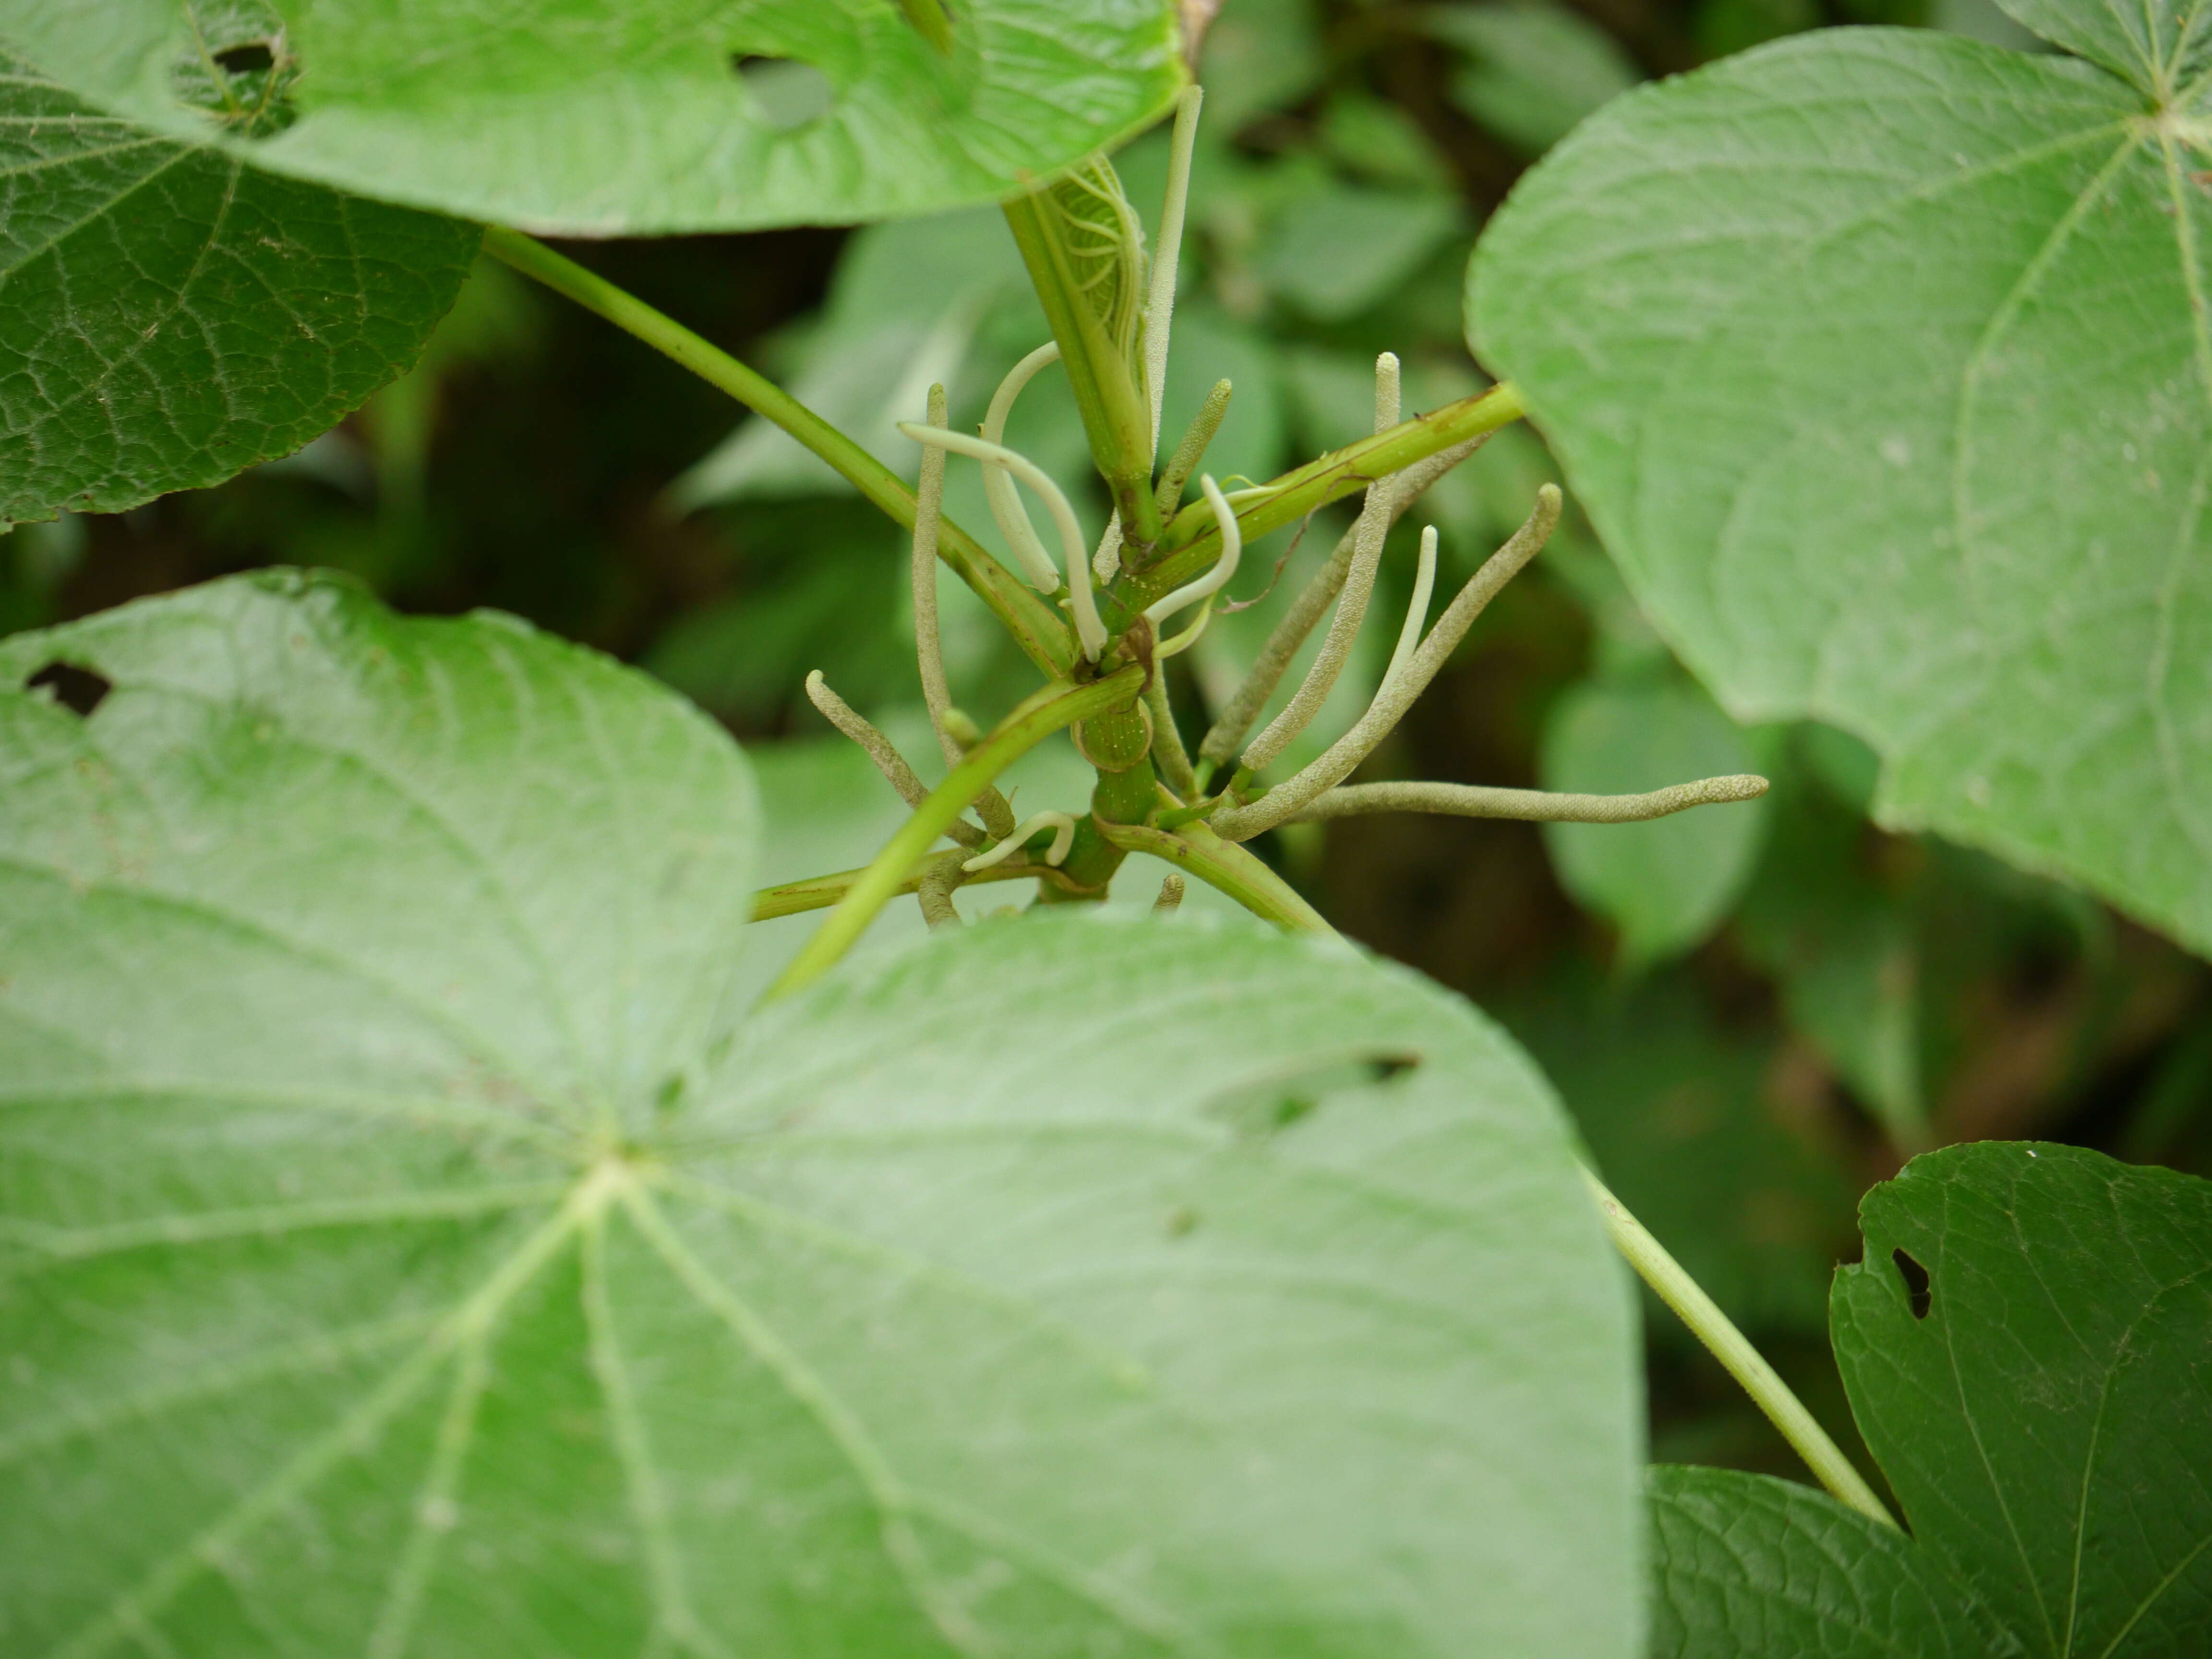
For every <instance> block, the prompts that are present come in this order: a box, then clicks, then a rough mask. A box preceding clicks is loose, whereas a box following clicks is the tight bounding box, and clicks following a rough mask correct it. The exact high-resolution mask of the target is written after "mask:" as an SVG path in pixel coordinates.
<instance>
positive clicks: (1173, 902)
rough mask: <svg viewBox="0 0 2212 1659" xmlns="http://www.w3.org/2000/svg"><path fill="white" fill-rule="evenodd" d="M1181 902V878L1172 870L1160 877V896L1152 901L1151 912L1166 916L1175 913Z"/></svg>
mask: <svg viewBox="0 0 2212 1659" xmlns="http://www.w3.org/2000/svg"><path fill="white" fill-rule="evenodd" d="M1181 904H1182V877H1181V876H1179V875H1177V874H1176V872H1174V871H1172V870H1170V871H1169V872H1168V873H1167V874H1166V875H1165V876H1164V877H1162V878H1160V896H1158V898H1156V899H1154V900H1153V901H1152V914H1153V915H1156V916H1166V915H1174V914H1175V911H1176V907H1177V906H1179V905H1181Z"/></svg>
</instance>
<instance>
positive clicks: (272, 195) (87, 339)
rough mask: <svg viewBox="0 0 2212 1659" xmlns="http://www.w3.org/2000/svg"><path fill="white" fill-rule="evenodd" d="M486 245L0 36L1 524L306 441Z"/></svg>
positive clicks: (134, 497)
mask: <svg viewBox="0 0 2212 1659" xmlns="http://www.w3.org/2000/svg"><path fill="white" fill-rule="evenodd" d="M10 21H11V22H12V21H13V20H12V19H11V20H10ZM476 244H477V230H476V228H475V227H474V226H473V225H465V224H461V223H459V222H455V221H453V220H451V219H443V218H438V217H435V216H431V215H428V214H422V213H415V212H410V211H408V210H404V209H401V208H393V207H388V206H386V205H384V204H381V203H377V202H368V201H362V200H360V199H358V198H357V197H349V196H345V195H341V194H340V193H338V192H337V191H331V190H326V189H324V188H322V187H320V186H319V185H308V184H301V183H298V182H295V181H294V180H290V179H276V178H272V177H270V176H269V175H267V174H265V173H257V172H255V171H253V170H252V169H251V168H249V167H246V165H245V163H244V162H243V161H240V160H239V159H238V158H237V157H235V156H233V155H227V154H225V153H224V152H223V151H222V150H221V149H216V148H214V147H212V146H210V145H208V144H205V143H176V142H173V141H172V140H170V139H168V138H165V137H159V136H157V135H156V134H155V133H153V132H150V131H147V130H145V129H143V128H142V127H137V126H134V125H131V124H130V123H129V122H126V121H119V120H116V119H114V118H111V117H109V116H106V115H103V114H100V113H99V112H97V111H95V110H94V109H92V108H91V107H89V106H88V105H86V104H85V103H84V102H83V100H81V99H79V98H78V97H76V95H75V94H72V93H70V92H68V91H65V90H64V89H63V88H61V87H59V86H57V85H55V84H53V83H52V82H49V81H48V80H46V78H44V77H43V76H40V74H39V73H38V72H37V71H36V70H33V68H31V66H30V65H28V64H25V63H23V62H22V61H21V59H19V58H15V57H13V56H11V55H9V53H7V52H4V51H0V520H4V521H9V522H22V521H26V520H40V519H51V518H52V517H53V515H54V513H55V512H56V511H57V510H58V509H60V508H64V507H66V508H69V509H70V510H73V511H77V512H92V513H116V512H120V511H122V510H123V509H125V508H126V507H137V505H139V504H140V503H141V502H143V501H150V500H151V499H152V498H153V497H155V496H156V495H163V494H165V493H167V491H169V490H173V489H195V488H197V487H199V486H202V485H206V484H212V483H221V482H222V480H223V479H225V478H227V477H230V475H231V474H233V473H234V472H237V471H241V470H243V469H244V468H246V467H247V466H250V465H252V464H253V463H254V462H256V461H264V460H267V459H270V458H272V457H274V456H278V455H284V454H289V453H291V452H292V451H293V450H295V449H297V448H298V447H300V446H301V445H302V444H304V443H306V442H307V441H308V440H309V439H310V438H313V437H314V436H315V435H317V434H318V433H320V432H322V431H323V430H325V428H328V427H329V426H331V424H332V423H333V422H336V421H337V419H338V417H339V416H342V415H343V414H345V413H346V412H347V411H348V410H351V409H353V408H354V407H355V406H356V405H357V404H360V403H361V402H362V400H363V399H364V398H367V397H368V395H369V394H370V393H371V392H374V391H375V390H376V388H377V387H378V386H381V385H383V384H384V383H385V382H386V380H391V379H392V377H393V376H394V375H396V374H398V373H399V372H400V370H402V369H403V368H406V367H407V366H408V365H409V364H410V363H411V362H413V361H414V360H415V358H416V355H417V354H418V353H420V352H421V350H422V343H423V341H424V340H425V339H426V338H427V337H428V335H429V332H430V329H431V326H432V325H434V324H435V323H436V321H437V320H438V319H439V318H440V317H441V316H442V315H443V314H444V313H445V312H446V309H447V307H449V306H450V305H452V304H453V296H454V295H455V294H456V293H458V292H459V289H460V285H461V279H462V278H463V277H464V276H466V275H467V274H468V269H469V261H470V258H471V256H472V255H473V254H474V252H475V251H476Z"/></svg>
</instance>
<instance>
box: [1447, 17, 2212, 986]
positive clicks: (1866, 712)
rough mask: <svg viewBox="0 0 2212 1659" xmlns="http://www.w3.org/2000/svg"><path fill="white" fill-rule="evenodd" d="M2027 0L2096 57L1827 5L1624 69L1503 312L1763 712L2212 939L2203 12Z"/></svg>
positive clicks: (1508, 239) (1494, 288)
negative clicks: (1666, 73) (1751, 47)
mask: <svg viewBox="0 0 2212 1659" xmlns="http://www.w3.org/2000/svg"><path fill="white" fill-rule="evenodd" d="M2015 10H2016V11H2017V13H2018V14H2019V15H2021V17H2022V18H2023V19H2024V20H2026V21H2028V22H2030V23H2032V24H2034V25H2035V26H2036V27H2039V28H2042V29H2044V30H2045V31H2046V32H2047V33H2050V34H2051V36H2052V38H2054V39H2056V40H2059V41H2060V42H2061V43H2063V44H2065V45H2069V46H2074V47H2076V48H2078V49H2079V50H2081V51H2082V52H2087V53H2089V54H2090V55H2091V56H2092V57H2093V58H2095V59H2096V62H2094V63H2090V62H2084V61H2081V60H2080V59H2077V58H2063V57H2056V56H2042V57H2038V56H2030V55H2026V54H2021V53H2016V52H2007V51H2004V50H2002V49H1999V48H1996V47H1992V46H1984V45H1981V44H1979V43H1977V42H1973V41H1968V40H1958V39H1948V38H1944V37H1941V36H1938V35H1935V34H1932V33H1923V32H1917V31H1914V32H1905V31H1893V30H1854V31H1826V32H1822V33H1819V34H1818V35H1815V36H1810V37H1803V38H1800V39H1797V40H1790V41H1786V42H1783V43H1781V44H1778V45H1777V46H1771V47H1768V48H1765V49H1762V50H1760V51H1758V52H1749V53H1747V54H1745V55H1743V56H1742V57H1741V58H1731V59H1729V60H1726V61H1724V62H1723V63H1720V64H1714V65H1712V66H1711V67H1709V68H1707V69H1705V70H1700V71H1699V72H1698V73H1696V74H1694V75H1691V76H1684V77H1682V78H1680V79H1679V80H1676V81H1673V82H1668V83H1666V84H1664V85H1662V86H1658V87H1655V88H1648V89H1645V90H1643V91H1640V92H1638V93H1636V94H1632V95H1630V96H1627V97H1625V98H1623V99H1621V100H1619V101H1618V102H1616V103H1614V104H1613V105H1611V106H1608V107H1607V110H1605V111H1604V112H1601V114H1600V115H1598V116H1597V117H1596V118H1594V119H1593V120H1592V121H1591V122H1590V123H1589V125H1587V126H1586V127H1584V128H1583V130H1582V131H1580V132H1579V133H1578V134H1577V136H1576V137H1573V138H1571V140H1569V141H1568V142H1567V143H1565V144H1564V145H1562V146H1561V147H1560V148H1559V149H1557V150H1556V151H1554V152H1553V154H1552V155H1551V156H1550V157H1548V158H1547V161H1545V162H1544V163H1542V164H1541V165H1540V166H1539V167H1537V168H1536V169H1535V170H1534V172H1533V173H1531V174H1530V175H1529V176H1528V178H1527V179H1525V180H1524V181H1523V182H1522V185H1520V186H1519V188H1518V189H1517V190H1516V193H1515V196H1514V197H1513V199H1512V201H1511V202H1510V204H1509V205H1508V206H1507V208H1506V210H1504V212H1503V213H1502V214H1501V215H1500V216H1498V219H1497V220H1496V221H1495V222H1493V224H1492V228H1491V230H1490V233H1489V234H1488V235H1487V237H1486V240H1485V241H1484V243H1483V244H1482V248H1481V252H1480V253H1479V254H1478V256H1477V258H1476V260H1475V262H1474V269H1473V272H1472V274H1471V277H1470V289H1469V301H1468V303H1469V326H1470V336H1471V337H1472V338H1473V340H1474V342H1475V343H1476V346H1477V348H1478V350H1479V352H1480V355H1481V356H1483V358H1484V359H1485V361H1486V363H1487V364H1488V365H1489V366H1490V367H1491V368H1493V369H1494V370H1496V371H1497V372H1498V373H1499V374H1510V375H1511V376H1512V377H1513V378H1514V379H1516V380H1518V381H1519V382H1520V383H1521V384H1522V386H1523V387H1524V389H1525V391H1526V393H1527V395H1528V400H1529V403H1530V404H1531V407H1532V408H1533V410H1534V415H1535V418H1536V420H1537V422H1538V423H1539V424H1540V425H1541V426H1542V428H1544V430H1545V431H1546V433H1547V435H1549V436H1550V437H1551V438H1552V439H1553V442H1554V445H1555V447H1556V449H1557V451H1558V453H1559V455H1560V456H1561V458H1562V460H1563V462H1564V464H1565V466H1566V469H1567V471H1568V474H1569V477H1570V480H1571V483H1572V484H1573V485H1574V487H1575V489H1576V490H1577V492H1578V494H1579V495H1580V497H1581V499H1582V500H1583V503H1584V504H1585V505H1586V506H1587V507H1589V511H1590V513H1591V516H1592V517H1593V519H1594V520H1595V522H1596V523H1597V525H1598V527H1599V528H1600V530H1601V532H1602V534H1603V535H1604V537H1605V539H1606V541H1607V545H1608V546H1609V547H1610V549H1611V550H1612V551H1613V555H1614V556H1615V557H1616V558H1617V559H1618V560H1619V561H1620V563H1621V565H1622V567H1623V568H1624V569H1625V571H1626V574H1627V575H1628V578H1629V580H1630V582H1631V584H1632V586H1633V587H1634V589H1635V590H1636V593H1637V596H1638V599H1639V600H1640V601H1641V602H1642V604H1643V605H1644V608H1645V609H1646V610H1647V611H1649V612H1650V615H1651V617H1653V619H1654V620H1655V621H1656V623H1657V624H1658V626H1659V627H1660V629H1662V632H1664V633H1665V634H1666V635H1667V636H1668V639H1669V641H1671V642H1672V643H1673V644H1674V646H1675V647H1677V649H1678V650H1679V651H1680V653H1681V654H1682V656H1683V658H1684V659H1685V660H1686V662H1688V663H1689V665H1691V666H1692V668H1693V669H1694V670H1695V671H1697V672H1698V673H1699V676H1700V677H1701V678H1704V679H1705V682H1706V683H1707V684H1709V685H1710V686H1711V687H1712V688H1713V689H1714V690H1715V691H1716V692H1717V694H1718V695H1719V696H1720V697H1721V698H1722V700H1723V702H1725V703H1726V704H1727V705H1728V707H1729V709H1730V710H1731V712H1733V713H1734V714H1736V715H1737V716H1738V717H1739V718H1747V719H1771V718H1779V717H1789V716H1795V715H1799V714H1812V715H1814V716H1816V717H1818V718H1820V719H1821V720H1826V721H1828V722H1829V723H1831V724H1833V725H1836V726H1842V727H1844V728H1846V729H1848V730H1850V731H1851V732H1854V733H1856V734H1857V735H1858V736H1860V737H1862V738H1865V739H1866V740H1867V741H1868V742H1869V743H1871V744H1873V745H1874V746H1875V748H1876V749H1877V750H1880V751H1881V754H1882V756H1883V757H1884V760H1885V766H1884V769H1883V774H1882V778H1881V786H1880V791H1879V794H1878V798H1877V801H1876V810H1877V812H1878V813H1879V814H1880V816H1881V817H1882V818H1883V820H1884V821H1885V822H1887V823H1891V824H1893V825H1902V826H1910V827H1926V828H1932V829H1938V830H1940V831H1942V832H1943V833H1944V834H1946V835H1948V836H1954V837H1956V838H1959V839H1962V840H1966V841H1971V842H1977V843H1978V844H1980V845H1982V846H1984V847H1987V848H1990V849H1991V850H1994V851H1996V852H1998V853H2001V854H2004V855H2006V856H2008V857H2009V858H2012V859H2014V860H2017V861H2020V862H2021V863H2024V864H2027V865H2028V866H2033V867H2039V868H2044V869H2049V870H2053V871H2056V872H2062V873H2065V874H2069V875H2071V876H2072V877H2074V878H2077V879H2080V880H2082V881H2085V882H2087V883H2088V884H2091V885H2092V886H2093V887H2095V888H2096V889H2097V890H2100V892H2102V893H2104V894H2105V895H2106V896H2109V897H2111V898H2112V899H2114V900H2115V901H2116V902H2118V903H2120V904H2121V905H2123V906H2124V907H2126V908H2130V909H2132V910H2134V911H2136V913H2137V914H2139V915H2143V916H2145V917H2147V918H2149V919H2151V920H2153V921H2157V922H2159V923H2160V924H2162V925H2164V926H2166V927H2170V928H2172V930H2174V931H2175V932H2176V933H2178V934H2179V936H2180V937H2181V938H2182V939H2185V940H2186V941H2189V942H2191V943H2192V944H2194V945H2197V946H2198V947H2200V948H2202V947H2203V946H2205V945H2207V944H2208V942H2212V513H2208V512H2207V511H2206V510H2205V502H2206V499H2207V496H2208V493H2212V335H2208V333H2207V328H2208V324H2207V315H2208V313H2207V310H2206V304H2205V297H2204V296H2205V293H2206V281H2207V279H2206V276H2205V273H2204V269H2203V260H2204V258H2205V255H2204V252H2203V249H2204V248H2205V247H2207V246H2212V191H2208V190H2207V188H2206V187H2205V185H2204V182H2203V181H2204V178H2205V176H2206V172H2207V169H2208V167H2212V101H2208V93H2207V88H2208V85H2212V81H2208V76H2207V64H2206V62H2205V58H2206V36H2205V30H2206V24H2205V21H2204V17H2205V14H2204V12H2203V9H2202V8H2193V9H2191V8H2184V7H2182V6H2179V5H2177V4H2172V3H2166V0H2159V3H2155V4H2152V5H2147V6H2134V5H2123V4H2118V3H2114V4H2111V5H2102V4H2096V3H2091V0H2033V3H2022V4H2020V5H2017V6H2015ZM2100 65H2101V66H2100Z"/></svg>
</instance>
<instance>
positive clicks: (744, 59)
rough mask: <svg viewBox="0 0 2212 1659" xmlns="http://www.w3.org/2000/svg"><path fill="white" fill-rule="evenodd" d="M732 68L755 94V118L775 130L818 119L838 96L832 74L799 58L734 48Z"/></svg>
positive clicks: (791, 127) (745, 87)
mask: <svg viewBox="0 0 2212 1659" xmlns="http://www.w3.org/2000/svg"><path fill="white" fill-rule="evenodd" d="M730 69H731V70H732V73H734V74H735V75H736V76H737V77H738V81H739V82H742V83H743V84H744V89H745V91H746V93H747V94H750V98H751V100H752V110H753V116H754V118H756V119H757V120H758V121H759V122H760V124H761V125H763V126H764V127H766V128H768V129H769V131H771V132H789V131H792V130H793V128H794V127H803V126H805V125H806V124H807V123H808V122H809V121H818V120H820V119H821V118H823V116H825V115H827V114H828V113H829V106H830V105H831V104H832V103H834V102H835V101H836V88H833V87H831V86H830V84H829V76H826V75H824V74H823V72H822V71H821V70H818V69H817V68H815V67H814V65H813V64H802V63H800V62H799V60H798V59H797V58H768V57H763V56H760V55H758V54H756V53H753V52H732V54H731V55H730Z"/></svg>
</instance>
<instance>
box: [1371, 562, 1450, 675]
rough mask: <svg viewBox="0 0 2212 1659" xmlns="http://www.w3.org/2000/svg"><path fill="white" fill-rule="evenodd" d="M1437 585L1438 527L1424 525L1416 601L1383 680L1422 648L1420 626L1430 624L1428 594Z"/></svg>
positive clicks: (1415, 573)
mask: <svg viewBox="0 0 2212 1659" xmlns="http://www.w3.org/2000/svg"><path fill="white" fill-rule="evenodd" d="M1436 586H1437V527H1436V526H1434V525H1432V524H1431V525H1424V526H1422V527H1421V561H1420V563H1419V565H1417V566H1416V567H1415V568H1414V570H1413V603H1412V604H1411V605H1407V607H1406V625H1405V626H1404V627H1402V628H1401V629H1399V630H1398V648H1397V649H1396V650H1395V651H1393V652H1392V653H1390V665H1389V667H1388V668H1386V669H1384V670H1383V684H1385V685H1388V684H1390V682H1391V681H1393V680H1395V679H1396V678H1398V675H1399V672H1400V671H1401V670H1402V669H1403V668H1404V667H1405V665H1407V663H1409V662H1411V661H1412V660H1413V653H1414V652H1416V651H1418V650H1419V649H1420V646H1421V629H1423V628H1425V627H1426V626H1427V625H1428V621H1429V595H1430V594H1431V592H1435V590H1436Z"/></svg>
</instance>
